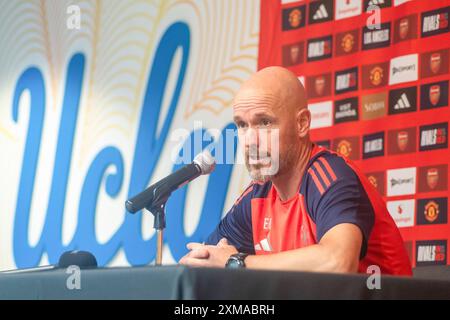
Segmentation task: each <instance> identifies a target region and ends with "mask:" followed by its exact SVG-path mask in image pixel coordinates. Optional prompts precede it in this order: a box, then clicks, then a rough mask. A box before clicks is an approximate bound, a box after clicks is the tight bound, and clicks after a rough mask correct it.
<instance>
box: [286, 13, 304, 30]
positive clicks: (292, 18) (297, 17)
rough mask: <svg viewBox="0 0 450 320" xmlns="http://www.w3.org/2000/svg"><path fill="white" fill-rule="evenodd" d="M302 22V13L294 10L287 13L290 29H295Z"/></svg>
mask: <svg viewBox="0 0 450 320" xmlns="http://www.w3.org/2000/svg"><path fill="white" fill-rule="evenodd" d="M301 22H302V12H301V11H300V10H298V9H294V10H292V11H291V12H290V13H289V24H290V26H291V27H292V28H297V27H298V26H299V25H300V23H301Z"/></svg>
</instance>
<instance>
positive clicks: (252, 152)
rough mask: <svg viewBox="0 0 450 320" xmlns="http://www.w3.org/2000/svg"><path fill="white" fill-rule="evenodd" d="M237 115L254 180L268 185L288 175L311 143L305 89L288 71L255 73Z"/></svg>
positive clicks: (273, 69)
mask: <svg viewBox="0 0 450 320" xmlns="http://www.w3.org/2000/svg"><path fill="white" fill-rule="evenodd" d="M233 112H234V122H235V123H236V126H237V127H238V130H239V139H240V141H241V144H242V145H243V147H244V151H245V162H246V165H247V169H248V171H249V173H250V176H251V177H252V179H253V180H259V181H266V180H269V179H271V178H273V177H276V176H279V175H281V174H284V173H286V172H288V171H289V169H290V168H292V167H293V166H295V164H296V163H297V161H298V158H299V155H300V153H301V150H302V148H304V147H305V145H307V144H309V143H310V141H309V124H310V118H311V116H310V113H309V111H308V109H307V107H306V95H305V89H304V88H303V85H302V84H301V83H300V81H299V80H298V78H297V77H296V76H295V75H294V74H293V73H292V72H290V71H288V70H286V69H284V68H281V67H268V68H265V69H262V70H260V71H258V72H257V73H255V74H254V75H253V76H252V77H251V78H250V79H249V80H247V81H246V82H245V83H244V84H243V85H242V87H241V88H240V90H239V92H238V93H237V95H236V97H235V99H234V102H233Z"/></svg>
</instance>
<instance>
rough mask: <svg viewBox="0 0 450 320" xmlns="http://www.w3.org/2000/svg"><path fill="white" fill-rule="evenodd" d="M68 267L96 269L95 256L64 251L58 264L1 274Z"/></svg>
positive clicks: (75, 251)
mask: <svg viewBox="0 0 450 320" xmlns="http://www.w3.org/2000/svg"><path fill="white" fill-rule="evenodd" d="M70 266H78V267H79V268H80V269H89V268H97V259H95V256H94V255H93V254H92V253H90V252H88V251H78V250H72V251H66V252H64V253H63V254H62V255H61V256H60V257H59V260H58V264H56V265H49V266H40V267H35V268H26V269H17V270H8V271H3V272H1V273H2V274H3V273H25V272H33V271H46V270H55V269H61V268H68V267H70Z"/></svg>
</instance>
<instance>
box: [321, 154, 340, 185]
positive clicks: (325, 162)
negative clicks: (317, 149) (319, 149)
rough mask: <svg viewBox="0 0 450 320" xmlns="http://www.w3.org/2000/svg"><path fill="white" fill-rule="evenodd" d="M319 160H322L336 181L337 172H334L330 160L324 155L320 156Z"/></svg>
mask: <svg viewBox="0 0 450 320" xmlns="http://www.w3.org/2000/svg"><path fill="white" fill-rule="evenodd" d="M319 161H320V162H322V164H323V165H324V167H325V169H326V170H327V172H328V174H329V175H330V177H331V179H332V180H333V181H335V180H336V179H337V178H336V174H335V173H334V171H333V169H332V168H331V166H330V164H329V163H328V161H327V160H326V159H325V158H324V157H320V158H319Z"/></svg>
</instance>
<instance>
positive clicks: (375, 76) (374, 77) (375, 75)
mask: <svg viewBox="0 0 450 320" xmlns="http://www.w3.org/2000/svg"><path fill="white" fill-rule="evenodd" d="M382 80H383V69H382V68H381V67H378V66H376V67H375V68H373V69H372V70H370V81H371V82H372V84H373V85H374V86H378V85H380V83H381V81H382Z"/></svg>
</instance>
